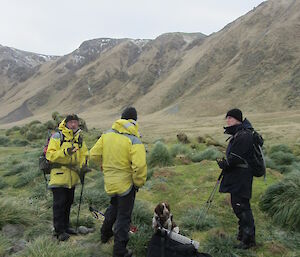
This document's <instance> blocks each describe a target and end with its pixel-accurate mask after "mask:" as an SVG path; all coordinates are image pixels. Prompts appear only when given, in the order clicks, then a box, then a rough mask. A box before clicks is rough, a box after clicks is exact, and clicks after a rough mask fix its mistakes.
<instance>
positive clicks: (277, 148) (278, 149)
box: [268, 144, 292, 154]
mask: <svg viewBox="0 0 300 257" xmlns="http://www.w3.org/2000/svg"><path fill="white" fill-rule="evenodd" d="M276 152H284V153H292V150H291V149H290V148H289V147H288V146H287V145H284V144H279V145H273V146H271V148H270V150H269V151H268V154H273V153H276Z"/></svg>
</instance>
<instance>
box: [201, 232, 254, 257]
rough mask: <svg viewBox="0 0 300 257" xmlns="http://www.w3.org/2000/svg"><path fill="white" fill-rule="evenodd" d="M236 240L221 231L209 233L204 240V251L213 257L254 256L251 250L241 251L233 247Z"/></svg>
mask: <svg viewBox="0 0 300 257" xmlns="http://www.w3.org/2000/svg"><path fill="white" fill-rule="evenodd" d="M236 244H237V242H236V240H235V239H234V238H233V237H230V236H227V235H225V234H223V233H219V234H218V233H217V234H212V235H209V236H208V237H207V239H206V241H205V242H204V249H203V250H204V252H207V253H209V254H211V255H212V256H214V257H236V256H243V257H248V256H249V257H250V256H253V257H254V256H256V255H254V254H253V253H252V252H251V251H243V250H237V249H234V245H236Z"/></svg>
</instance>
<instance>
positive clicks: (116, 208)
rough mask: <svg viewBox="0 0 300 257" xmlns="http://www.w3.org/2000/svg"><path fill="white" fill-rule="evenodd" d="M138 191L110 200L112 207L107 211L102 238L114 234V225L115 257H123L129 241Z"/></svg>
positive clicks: (102, 228) (132, 190) (133, 190)
mask: <svg viewBox="0 0 300 257" xmlns="http://www.w3.org/2000/svg"><path fill="white" fill-rule="evenodd" d="M135 194H136V191H135V189H134V187H133V188H132V189H131V191H130V192H129V193H128V194H127V195H125V196H114V197H112V198H111V200H110V206H109V207H108V208H107V209H106V211H105V213H104V216H105V219H104V222H103V225H102V227H101V236H103V237H107V236H109V235H111V234H112V227H113V225H114V224H115V225H114V232H113V234H114V249H113V257H123V256H124V255H125V254H126V253H127V250H126V246H127V243H128V241H129V236H128V232H129V229H130V222H131V214H132V210H133V206H134V200H135Z"/></svg>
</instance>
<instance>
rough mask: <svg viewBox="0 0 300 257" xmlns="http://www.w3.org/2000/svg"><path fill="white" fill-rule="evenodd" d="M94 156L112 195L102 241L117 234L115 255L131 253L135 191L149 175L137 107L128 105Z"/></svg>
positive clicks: (94, 152)
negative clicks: (128, 245)
mask: <svg viewBox="0 0 300 257" xmlns="http://www.w3.org/2000/svg"><path fill="white" fill-rule="evenodd" d="M90 157H91V161H95V162H97V163H98V164H99V165H101V166H102V171H103V174H104V186H105V191H106V193H107V194H108V195H109V196H110V197H111V201H110V206H109V207H108V208H107V210H106V211H105V220H104V222H103V225H102V228H101V241H102V243H106V242H107V241H108V240H109V239H110V237H112V236H113V235H114V249H113V257H130V256H132V251H131V250H128V249H127V248H126V246H127V243H128V240H129V236H128V232H129V228H130V221H131V214H132V210H133V206H134V200H135V195H136V192H137V190H138V188H140V187H142V186H143V185H144V183H145V182H146V177H147V164H146V151H145V147H144V145H143V143H142V142H141V139H140V134H139V132H138V123H137V112H136V109H135V108H134V107H128V108H126V109H125V110H124V112H123V113H122V116H121V119H119V120H117V121H115V122H114V124H113V125H112V128H111V129H110V130H109V131H107V132H106V133H104V134H103V135H102V136H101V137H100V139H99V140H98V141H97V143H96V144H95V145H94V147H93V148H92V149H91V151H90ZM114 224H115V226H114V232H113V231H112V227H113V225H114Z"/></svg>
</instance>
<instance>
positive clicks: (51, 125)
mask: <svg viewBox="0 0 300 257" xmlns="http://www.w3.org/2000/svg"><path fill="white" fill-rule="evenodd" d="M44 125H45V128H46V129H49V130H54V129H55V128H56V127H57V123H56V122H55V121H54V120H48V121H47V122H45V123H44Z"/></svg>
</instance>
